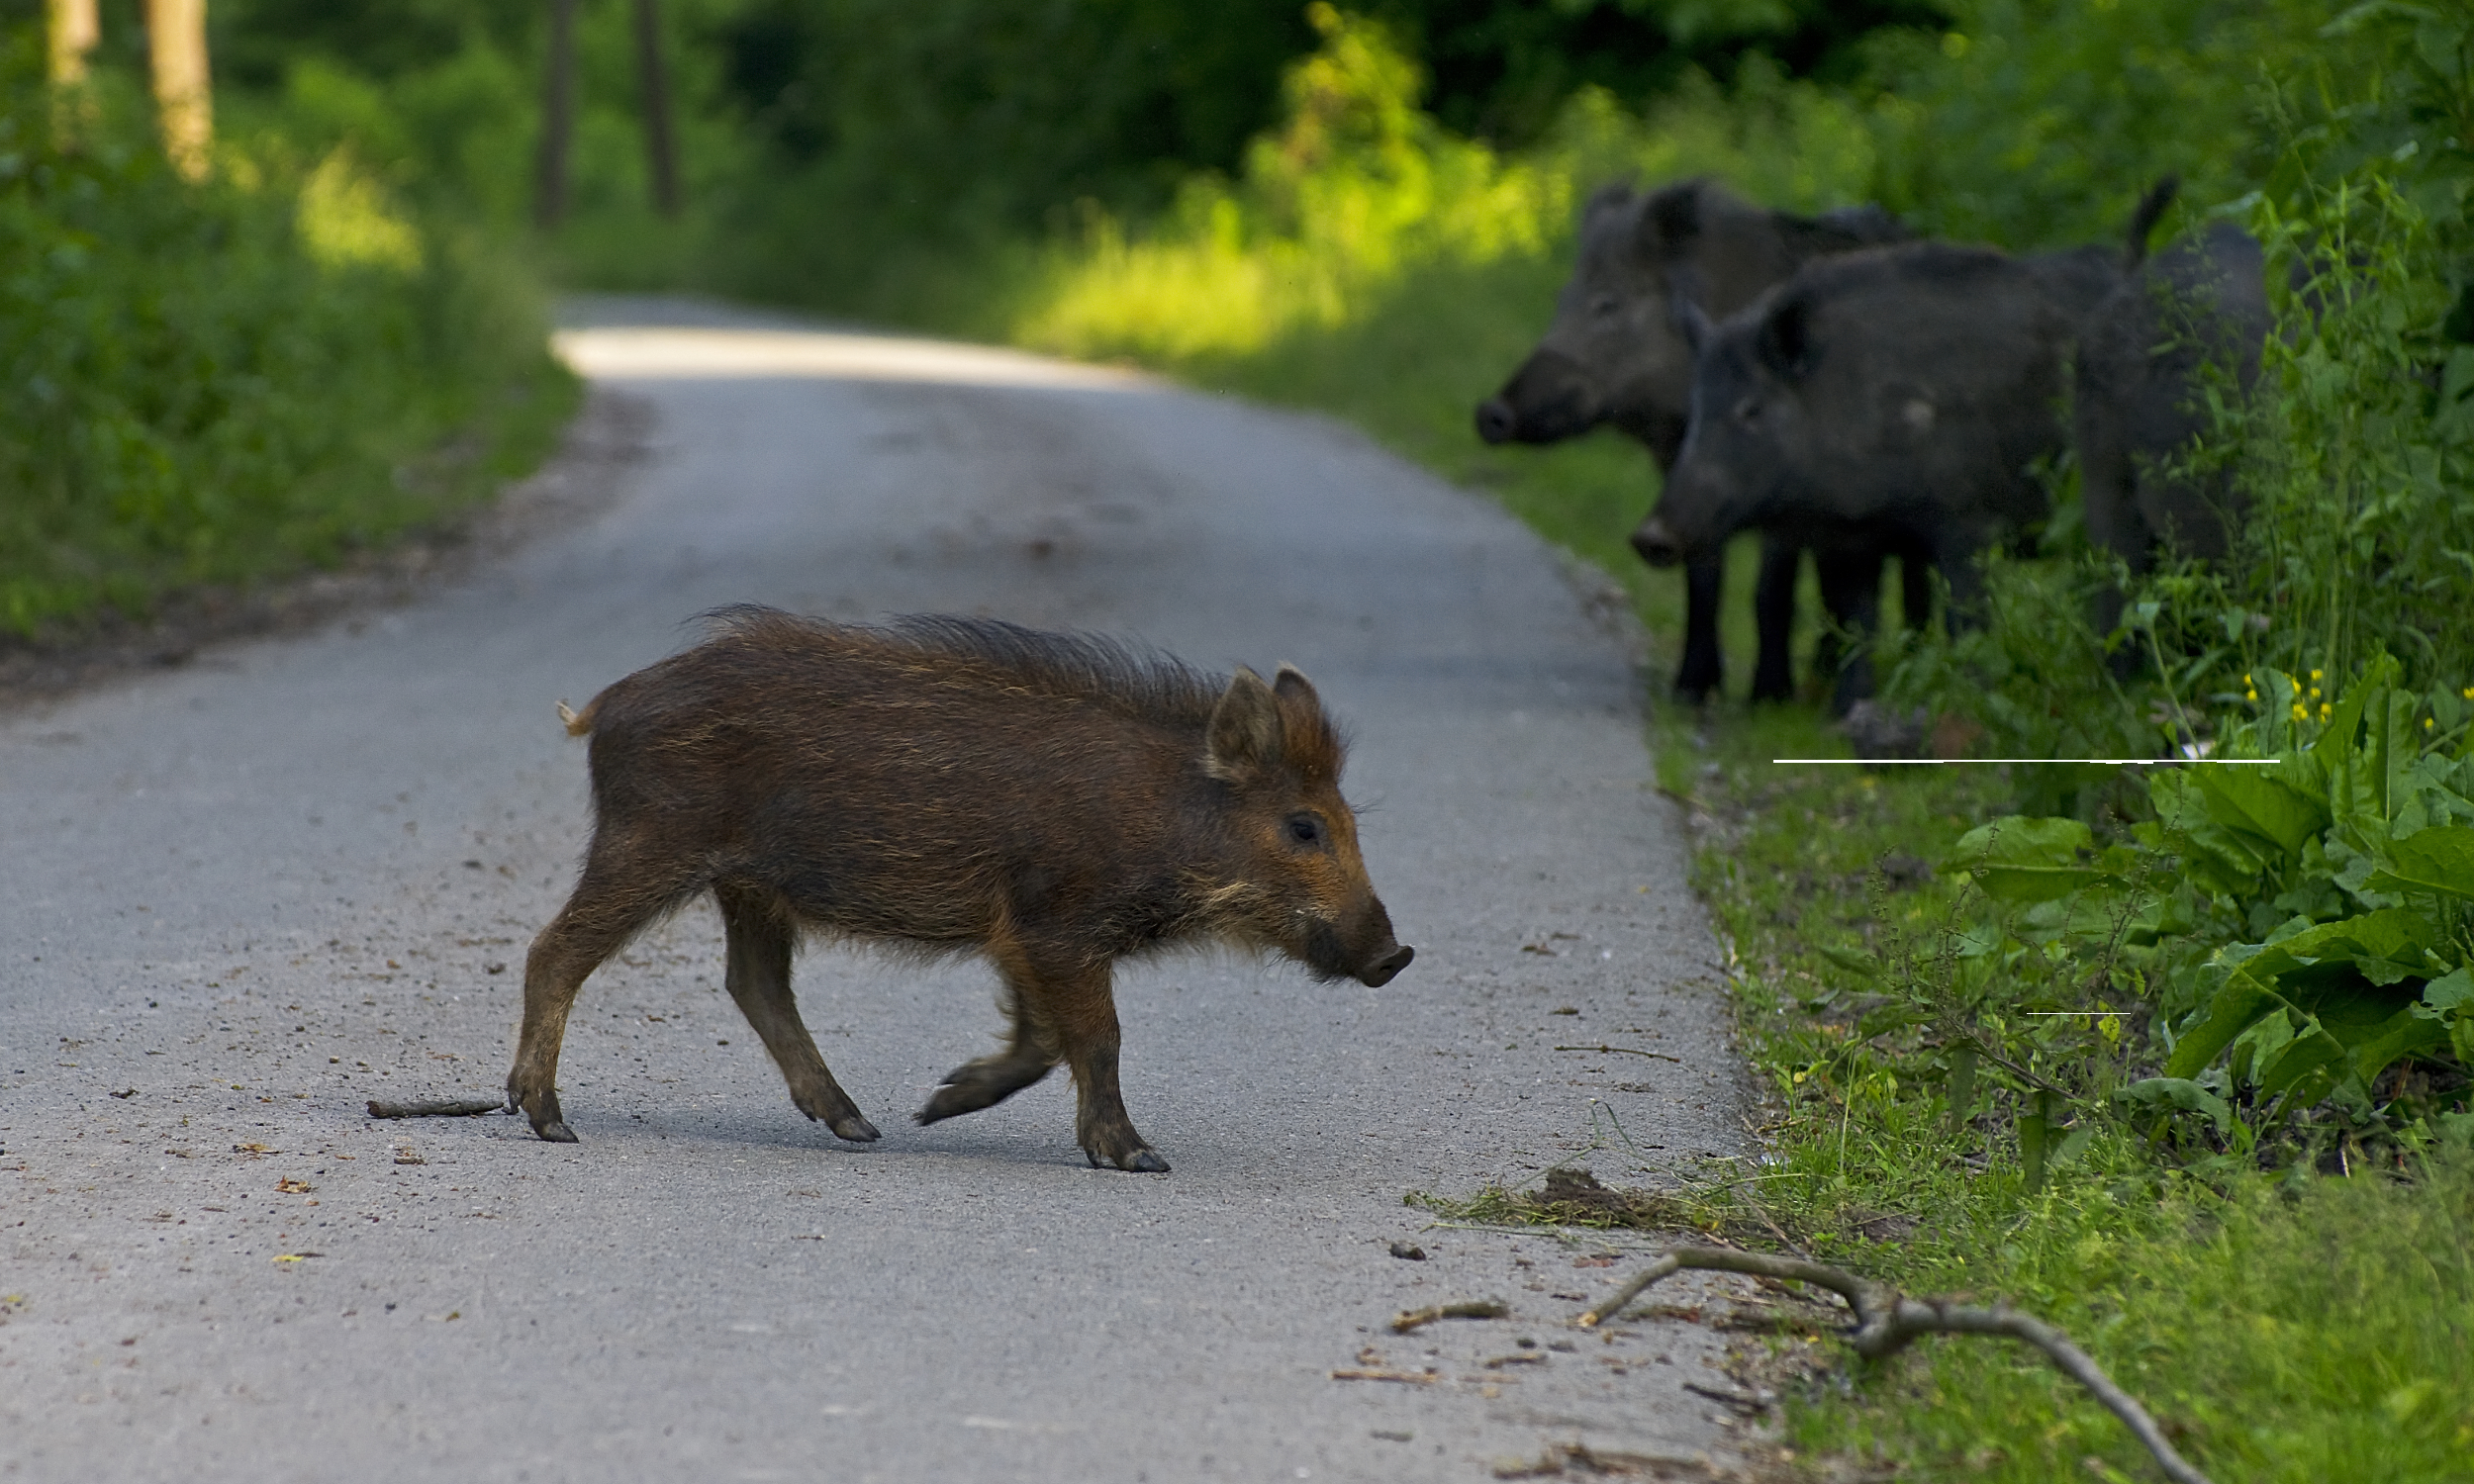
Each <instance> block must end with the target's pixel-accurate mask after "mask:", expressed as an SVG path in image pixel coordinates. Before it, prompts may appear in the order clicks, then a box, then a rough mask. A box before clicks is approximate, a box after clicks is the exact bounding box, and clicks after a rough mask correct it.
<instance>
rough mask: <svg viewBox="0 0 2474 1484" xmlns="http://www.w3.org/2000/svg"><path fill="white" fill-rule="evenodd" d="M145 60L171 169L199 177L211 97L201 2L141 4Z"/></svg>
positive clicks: (211, 130) (210, 136)
mask: <svg viewBox="0 0 2474 1484" xmlns="http://www.w3.org/2000/svg"><path fill="white" fill-rule="evenodd" d="M146 57H147V60H148V62H149V63H150V65H151V69H152V71H153V74H154V111H155V116H156V118H157V119H159V120H160V121H161V124H162V129H163V152H164V153H165V154H166V155H169V156H170V157H171V161H172V168H173V169H175V170H178V171H179V172H180V173H181V174H183V175H185V176H187V177H188V178H189V179H191V180H197V179H200V178H202V177H203V176H204V175H205V174H206V171H207V166H208V165H209V164H210V163H211V153H210V151H211V150H212V148H213V146H214V142H215V95H214V90H213V86H212V84H211V83H210V81H209V80H208V77H207V70H206V0H146Z"/></svg>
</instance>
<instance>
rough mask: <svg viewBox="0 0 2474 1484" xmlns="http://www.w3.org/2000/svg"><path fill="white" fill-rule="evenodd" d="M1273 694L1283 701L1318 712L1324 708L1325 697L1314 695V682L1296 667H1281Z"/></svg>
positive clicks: (1274, 680) (1273, 684)
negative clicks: (1306, 706) (1311, 708)
mask: <svg viewBox="0 0 2474 1484" xmlns="http://www.w3.org/2000/svg"><path fill="white" fill-rule="evenodd" d="M1272 694H1273V695H1275V696H1279V697H1280V698H1281V699H1283V700H1285V701H1292V702H1295V703H1298V704H1302V705H1309V706H1312V707H1314V708H1315V709H1316V710H1318V711H1319V710H1321V709H1322V708H1323V697H1322V696H1318V695H1316V694H1315V693H1314V682H1312V681H1310V680H1307V679H1306V678H1305V672H1304V671H1302V670H1299V669H1298V668H1297V667H1296V666H1294V665H1283V666H1281V667H1280V674H1279V675H1277V676H1275V677H1274V678H1273V680H1272Z"/></svg>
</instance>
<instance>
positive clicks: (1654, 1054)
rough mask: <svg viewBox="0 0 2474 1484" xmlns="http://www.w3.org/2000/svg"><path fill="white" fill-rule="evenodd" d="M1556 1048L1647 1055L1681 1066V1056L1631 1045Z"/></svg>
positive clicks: (1617, 1054) (1559, 1048) (1620, 1055)
mask: <svg viewBox="0 0 2474 1484" xmlns="http://www.w3.org/2000/svg"><path fill="white" fill-rule="evenodd" d="M1556 1050H1557V1051H1585V1052H1609V1053H1612V1054H1613V1055H1615V1056H1618V1057H1649V1058H1651V1059H1653V1060H1655V1061H1660V1062H1672V1063H1674V1064H1675V1065H1676V1066H1677V1067H1681V1066H1682V1065H1683V1058H1681V1057H1670V1056H1668V1055H1666V1054H1665V1052H1653V1051H1634V1050H1633V1049H1632V1048H1631V1047H1629V1046H1604V1045H1600V1046H1559V1047H1557V1048H1556Z"/></svg>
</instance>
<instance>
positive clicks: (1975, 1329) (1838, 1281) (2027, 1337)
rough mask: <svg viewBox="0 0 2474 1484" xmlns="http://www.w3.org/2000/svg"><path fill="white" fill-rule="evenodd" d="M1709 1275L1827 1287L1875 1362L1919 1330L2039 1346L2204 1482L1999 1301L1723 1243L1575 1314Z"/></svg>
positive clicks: (2121, 1398)
mask: <svg viewBox="0 0 2474 1484" xmlns="http://www.w3.org/2000/svg"><path fill="white" fill-rule="evenodd" d="M1687 1267H1689V1268H1699V1269H1703V1270H1705V1271H1711V1272H1740V1273H1750V1274H1752V1275H1753V1276H1755V1277H1763V1278H1785V1279H1789V1280H1792V1281H1797V1282H1804V1283H1812V1284H1816V1285H1818V1286H1820V1287H1823V1288H1827V1289H1829V1290H1831V1291H1832V1292H1834V1293H1836V1294H1838V1295H1839V1296H1840V1297H1841V1298H1843V1299H1846V1300H1847V1304H1848V1307H1849V1308H1851V1309H1853V1310H1855V1328H1854V1329H1853V1330H1851V1331H1849V1332H1848V1334H1847V1342H1848V1344H1849V1345H1853V1346H1854V1347H1855V1353H1856V1354H1858V1355H1861V1356H1863V1357H1864V1358H1865V1359H1867V1360H1878V1359H1881V1358H1883V1357H1885V1356H1889V1355H1894V1354H1897V1353H1898V1352H1899V1351H1900V1350H1902V1349H1905V1348H1906V1347H1907V1346H1908V1345H1909V1344H1910V1343H1912V1342H1913V1341H1915V1340H1916V1338H1917V1337H1919V1336H1922V1335H2003V1336H2007V1337H2009V1338H2010V1339H2012V1340H2024V1341H2026V1342H2027V1343H2028V1344H2030V1345H2035V1346H2036V1347H2037V1348H2038V1349H2040V1350H2043V1351H2044V1352H2045V1354H2046V1358H2048V1359H2050V1360H2051V1361H2052V1362H2053V1364H2054V1365H2056V1366H2058V1367H2060V1368H2061V1371H2062V1373H2063V1374H2065V1375H2067V1376H2069V1377H2070V1378H2071V1379H2072V1380H2074V1381H2076V1382H2078V1383H2079V1384H2080V1385H2082V1386H2084V1387H2086V1388H2087V1389H2088V1390H2089V1391H2090V1392H2091V1393H2093V1394H2094V1395H2095V1397H2096V1400H2098V1401H2100V1402H2102V1403H2104V1404H2105V1409H2106V1410H2107V1411H2109V1412H2111V1413H2112V1414H2113V1415H2114V1416H2116V1417H2118V1418H2120V1419H2122V1425H2123V1426H2124V1427H2126V1428H2129V1429H2130V1430H2131V1436H2132V1437H2134V1438H2138V1439H2139V1440H2140V1442H2141V1444H2143V1445H2144V1446H2145V1447H2146V1449H2147V1451H2148V1452H2149V1453H2151V1454H2153V1455H2155V1459H2156V1463H2157V1465H2158V1466H2159V1467H2161V1468H2162V1469H2163V1470H2164V1471H2165V1475H2166V1477H2168V1478H2170V1479H2172V1480H2173V1481H2174V1484H2209V1480H2208V1476H2207V1475H2206V1474H2203V1473H2201V1472H2200V1471H2199V1470H2198V1469H2195V1468H2193V1467H2191V1466H2190V1464H2188V1463H2186V1462H2184V1461H2183V1459H2182V1455H2181V1454H2179V1453H2177V1452H2175V1451H2174V1450H2173V1444H2172V1443H2170V1442H2167V1441H2166V1440H2165V1436H2164V1434H2163V1433H2162V1432H2161V1431H2159V1430H2158V1429H2157V1427H2156V1423H2155V1420H2154V1419H2153V1418H2151V1417H2149V1416H2148V1415H2147V1412H2146V1409H2145V1408H2143V1407H2141V1406H2140V1404H2139V1402H2138V1401H2137V1400H2136V1399H2135V1398H2133V1397H2132V1395H2131V1394H2130V1393H2129V1392H2127V1391H2124V1390H2123V1389H2122V1388H2121V1387H2119V1386H2116V1385H2115V1384H2114V1383H2113V1378H2112V1377H2110V1376H2108V1375H2106V1374H2105V1372H2104V1369H2103V1368H2102V1367H2100V1366H2099V1365H2097V1363H2096V1362H2095V1361H2094V1360H2092V1359H2090V1358H2088V1354H2087V1352H2086V1351H2085V1350H2082V1349H2080V1348H2079V1347H2078V1346H2077V1345H2072V1344H2071V1343H2070V1337H2069V1336H2067V1335H2064V1334H2062V1333H2061V1331H2059V1330H2056V1329H2054V1328H2053V1327H2052V1326H2051V1325H2048V1324H2046V1323H2045V1322H2044V1321H2043V1320H2040V1319H2037V1318H2035V1317H2033V1316H2031V1315H2026V1314H2021V1313H2019V1312H2017V1311H2016V1310H2013V1309H2009V1308H2006V1307H2002V1306H1998V1305H1997V1306H1995V1307H1994V1308H1991V1309H1976V1308H1968V1307H1963V1306H1961V1305H1957V1304H1953V1303H1951V1301H1950V1300H1948V1299H1941V1298H1924V1299H1915V1298H1909V1297H1908V1296H1907V1295H1905V1294H1903V1293H1901V1292H1899V1291H1898V1290H1897V1289H1895V1288H1892V1287H1891V1286H1889V1285H1888V1284H1887V1283H1875V1282H1873V1281H1872V1280H1870V1279H1868V1278H1859V1277H1857V1276H1856V1275H1855V1274H1854V1273H1852V1272H1849V1271H1847V1270H1846V1269H1845V1268H1839V1267H1831V1266H1829V1265H1828V1264H1826V1263H1821V1262H1811V1261H1807V1260H1805V1259H1803V1258H1801V1257H1778V1256H1771V1255H1769V1254H1768V1253H1765V1252H1731V1251H1729V1250H1727V1249H1725V1248H1714V1247H1679V1248H1676V1249H1674V1250H1672V1251H1670V1252H1667V1253H1666V1254H1665V1255H1664V1256H1662V1257H1660V1258H1659V1259H1658V1260H1657V1261H1656V1262H1653V1263H1651V1264H1650V1265H1649V1266H1648V1267H1645V1268H1643V1269H1642V1270H1641V1272H1640V1274H1639V1275H1638V1276H1636V1277H1634V1278H1633V1280H1632V1281H1631V1282H1629V1283H1626V1284H1625V1285H1624V1286H1623V1288H1622V1290H1621V1291H1620V1292H1618V1293H1617V1294H1616V1295H1615V1296H1614V1297H1613V1298H1611V1299H1609V1300H1607V1301H1606V1302H1604V1303H1601V1304H1598V1305H1597V1306H1595V1307H1594V1308H1591V1309H1589V1310H1588V1311H1587V1312H1585V1313H1583V1314H1582V1315H1581V1316H1580V1326H1581V1328H1582V1329H1590V1328H1593V1327H1595V1326H1596V1325H1598V1324H1600V1323H1602V1322H1603V1321H1605V1320H1608V1319H1612V1318H1614V1317H1615V1316H1616V1315H1618V1314H1621V1313H1622V1312H1623V1311H1624V1307H1625V1306H1626V1305H1627V1304H1630V1303H1631V1302H1632V1301H1633V1300H1634V1299H1636V1298H1639V1297H1640V1296H1641V1294H1642V1293H1643V1292H1644V1291H1646V1290H1647V1289H1648V1288H1649V1287H1650V1285H1651V1284H1653V1283H1656V1282H1658V1281H1659V1280H1660V1279H1661V1278H1666V1277H1671V1276H1673V1275H1674V1274H1675V1273H1677V1272H1679V1271H1681V1270H1682V1269H1684V1268H1687Z"/></svg>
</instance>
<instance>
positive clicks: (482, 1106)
mask: <svg viewBox="0 0 2474 1484" xmlns="http://www.w3.org/2000/svg"><path fill="white" fill-rule="evenodd" d="M505 1111H507V1099H505V1098H503V1097H450V1098H446V1099H443V1100H441V1101H438V1102H428V1103H382V1102H380V1101H378V1099H376V1098H374V1097H373V1098H371V1099H370V1100H369V1116H370V1117H372V1118H473V1117H476V1116H478V1115H480V1114H483V1113H503V1112H505Z"/></svg>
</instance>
